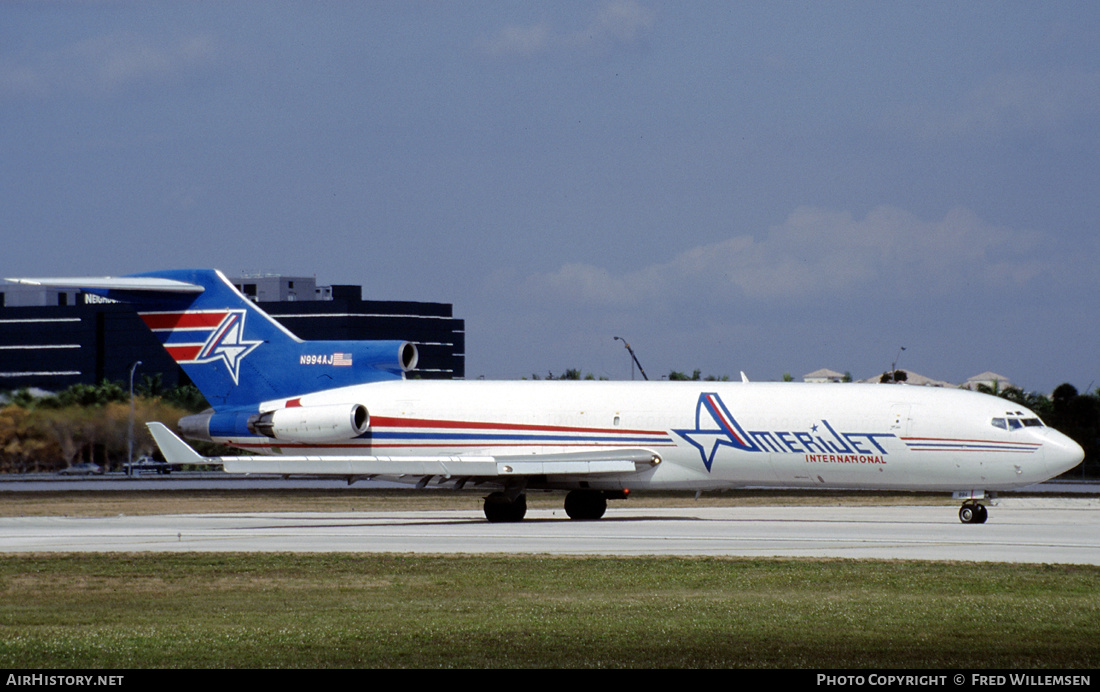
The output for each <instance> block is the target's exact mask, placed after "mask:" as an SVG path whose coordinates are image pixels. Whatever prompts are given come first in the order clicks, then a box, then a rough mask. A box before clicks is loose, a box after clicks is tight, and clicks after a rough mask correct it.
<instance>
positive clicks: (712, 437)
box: [672, 392, 760, 471]
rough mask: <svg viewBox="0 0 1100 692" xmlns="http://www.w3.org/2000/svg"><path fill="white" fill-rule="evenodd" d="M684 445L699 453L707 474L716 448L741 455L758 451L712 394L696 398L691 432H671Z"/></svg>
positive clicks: (719, 400)
mask: <svg viewBox="0 0 1100 692" xmlns="http://www.w3.org/2000/svg"><path fill="white" fill-rule="evenodd" d="M672 432H674V433H676V434H677V435H679V436H680V437H682V438H684V439H685V440H687V442H688V444H690V445H691V446H692V447H695V448H696V449H697V450H699V456H700V458H702V460H703V465H704V466H706V468H707V471H710V467H711V465H712V464H713V463H714V455H715V454H717V453H718V448H719V447H732V448H733V449H738V450H741V451H744V452H759V451H760V447H758V446H757V445H756V443H755V442H753V441H752V439H751V438H750V437H749V436H748V435H747V434H746V433H745V431H744V430H742V429H741V426H740V425H738V424H737V421H736V420H734V419H733V416H731V415H730V412H729V410H728V409H727V408H726V405H725V404H724V403H722V399H720V398H719V397H718V395H717V394H716V393H714V392H704V393H702V394H700V395H699V400H698V401H697V402H696V404H695V429H694V430H673V431H672Z"/></svg>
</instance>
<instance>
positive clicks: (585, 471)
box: [147, 422, 661, 479]
mask: <svg viewBox="0 0 1100 692" xmlns="http://www.w3.org/2000/svg"><path fill="white" fill-rule="evenodd" d="M147 426H148V428H149V432H150V433H151V434H152V435H153V439H154V440H155V441H156V443H157V446H158V447H160V451H161V453H162V454H164V458H165V460H166V461H167V462H168V463H169V464H173V465H176V464H221V465H222V468H224V470H225V471H226V472H228V473H269V474H277V475H308V476H421V477H425V476H442V477H444V478H451V477H467V478H468V477H478V478H502V479H503V478H508V477H517V476H541V475H547V476H550V475H553V476H563V475H567V476H576V475H580V476H595V475H618V474H628V473H637V472H639V471H642V470H645V469H647V468H650V467H652V466H656V465H657V464H659V463H661V457H660V456H659V455H658V454H656V453H655V452H653V451H651V450H648V449H641V448H621V449H608V450H599V451H589V452H569V453H564V454H524V455H514V456H400V457H379V456H260V455H257V456H239V457H204V456H202V455H201V454H199V453H198V452H196V451H195V450H194V449H193V448H192V447H191V446H190V445H189V444H187V443H186V442H184V441H183V440H181V439H180V438H179V437H178V436H177V435H176V434H175V433H173V432H172V431H171V430H169V429H168V427H167V426H165V425H164V424H163V423H157V422H150V423H148V424H147Z"/></svg>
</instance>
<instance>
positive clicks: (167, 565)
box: [0, 553, 1100, 669]
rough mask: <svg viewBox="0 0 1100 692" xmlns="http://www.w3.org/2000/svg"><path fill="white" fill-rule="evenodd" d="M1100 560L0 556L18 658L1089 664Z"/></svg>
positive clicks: (1099, 625) (82, 662)
mask: <svg viewBox="0 0 1100 692" xmlns="http://www.w3.org/2000/svg"><path fill="white" fill-rule="evenodd" d="M1098 586H1100V568H1097V567H1090V566H1051V565H1012V564H981V565H975V564H961V563H929V562H903V561H853V560H771V559H722V558H594V557H585V558H570V557H545V556H503V557H502V556H469V557H467V556H404V555H377V554H356V555H347V554H252V553H249V554H203V553H187V554H145V553H142V554H64V555H53V554H49V555H47V554H41V555H11V556H0V666H4V667H15V668H22V669H28V668H34V669H38V668H50V669H53V668H63V667H75V668H172V667H181V668H208V667H218V668H222V667H232V668H281V667H285V668H305V667H412V668H445V667H475V668H483V667H551V668H559V667H566V668H568V667H592V668H626V667H646V668H650V667H778V668H800V667H815V668H816V667H828V668H861V667H867V668H885V667H889V668H926V667H931V668H986V667H993V668H1042V667H1052V668H1094V667H1097V666H1098V665H1100V637H1098V634H1100V589H1098V588H1097V587H1098Z"/></svg>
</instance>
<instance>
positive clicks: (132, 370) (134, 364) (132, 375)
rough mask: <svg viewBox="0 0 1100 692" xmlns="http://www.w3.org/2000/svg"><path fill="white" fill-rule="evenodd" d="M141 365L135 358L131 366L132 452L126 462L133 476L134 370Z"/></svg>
mask: <svg viewBox="0 0 1100 692" xmlns="http://www.w3.org/2000/svg"><path fill="white" fill-rule="evenodd" d="M139 365H141V361H140V360H135V361H134V363H133V365H131V366H130V432H129V435H128V437H129V442H130V452H129V459H128V460H127V461H128V463H127V464H126V475H127V476H132V475H133V473H134V371H135V370H137V367H138V366H139Z"/></svg>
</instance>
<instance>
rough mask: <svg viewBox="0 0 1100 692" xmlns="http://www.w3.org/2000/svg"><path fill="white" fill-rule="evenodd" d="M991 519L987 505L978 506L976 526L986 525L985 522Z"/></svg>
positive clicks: (975, 519)
mask: <svg viewBox="0 0 1100 692" xmlns="http://www.w3.org/2000/svg"><path fill="white" fill-rule="evenodd" d="M988 518H989V510H988V509H986V507H985V505H978V509H977V516H975V517H974V523H975V524H984V523H985V520H986V519H988Z"/></svg>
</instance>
